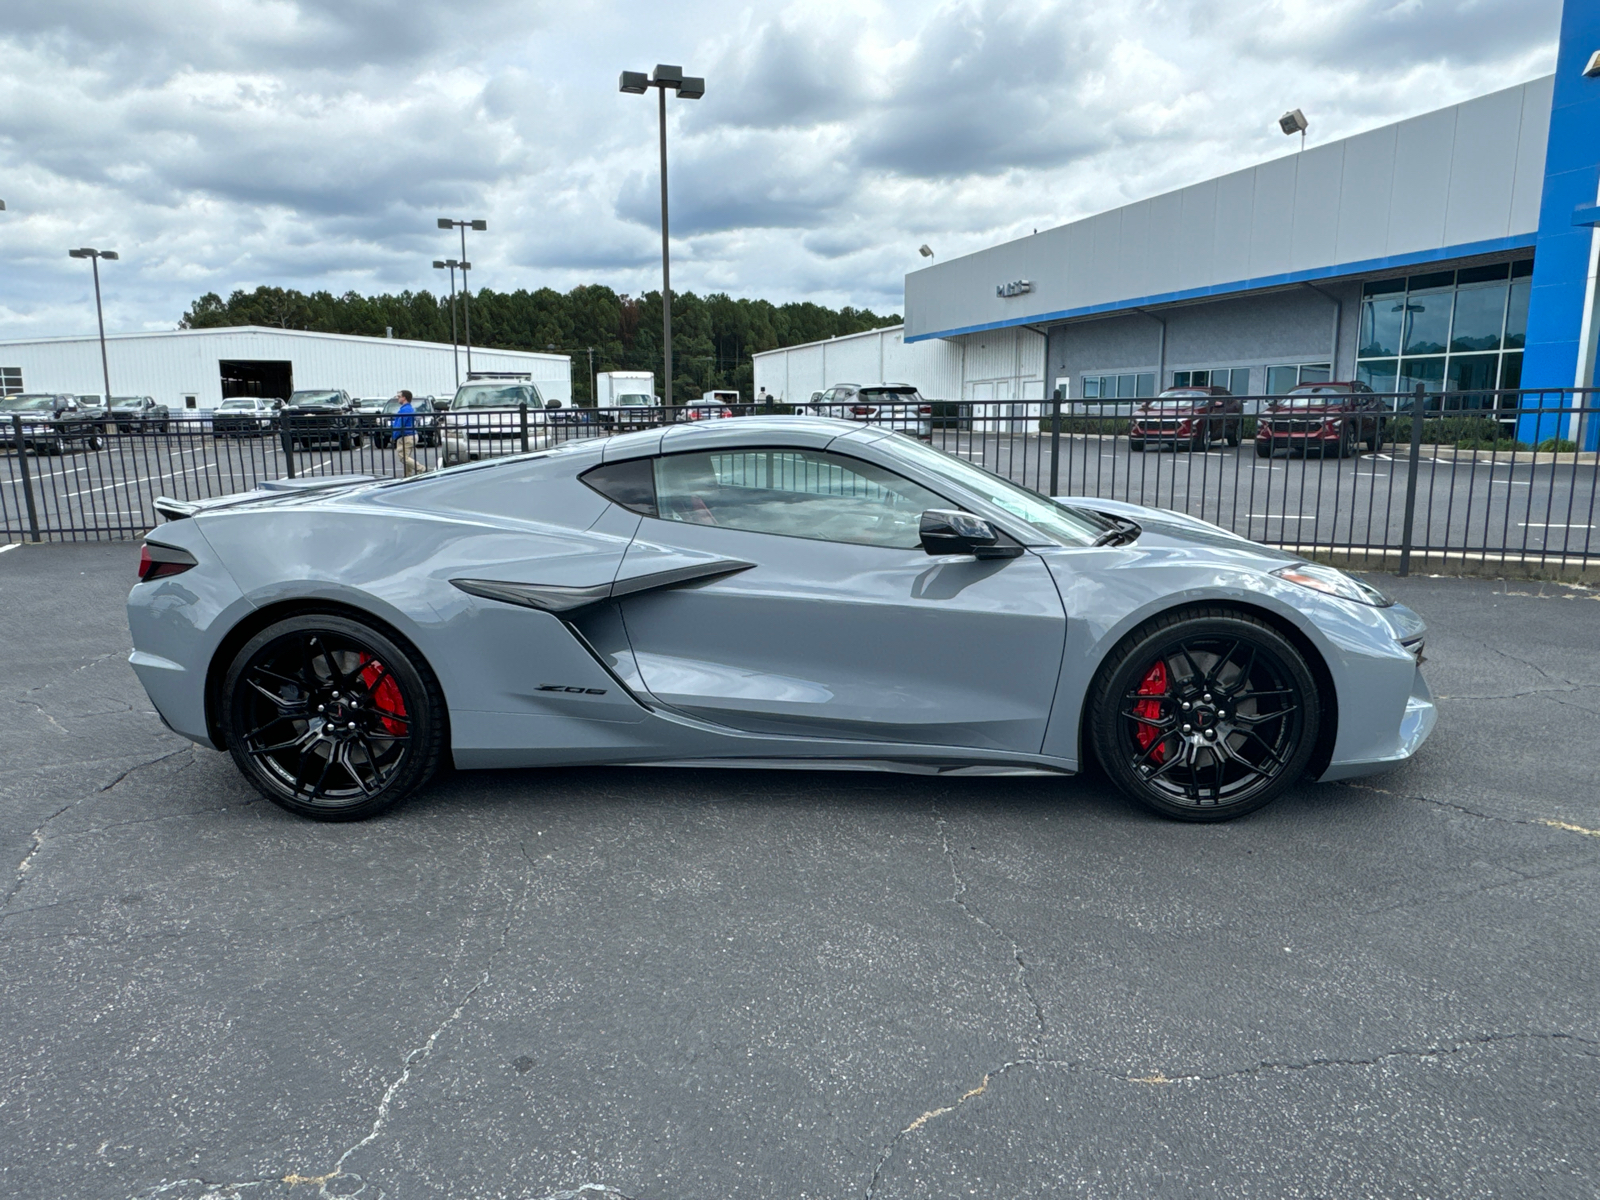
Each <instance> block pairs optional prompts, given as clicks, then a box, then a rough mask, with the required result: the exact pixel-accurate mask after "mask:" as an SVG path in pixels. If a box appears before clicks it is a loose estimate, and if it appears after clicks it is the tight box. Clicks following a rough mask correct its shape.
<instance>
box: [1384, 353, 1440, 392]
mask: <svg viewBox="0 0 1600 1200" xmlns="http://www.w3.org/2000/svg"><path fill="white" fill-rule="evenodd" d="M1398 382H1399V386H1398V387H1397V388H1396V389H1395V390H1396V391H1399V392H1413V391H1416V388H1417V384H1419V383H1420V384H1421V385H1422V387H1423V390H1425V391H1427V392H1439V391H1443V390H1444V356H1443V355H1440V356H1439V357H1438V358H1408V359H1405V360H1404V361H1402V362H1401V364H1400V378H1399V381H1398Z"/></svg>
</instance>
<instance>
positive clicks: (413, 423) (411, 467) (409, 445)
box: [391, 388, 422, 478]
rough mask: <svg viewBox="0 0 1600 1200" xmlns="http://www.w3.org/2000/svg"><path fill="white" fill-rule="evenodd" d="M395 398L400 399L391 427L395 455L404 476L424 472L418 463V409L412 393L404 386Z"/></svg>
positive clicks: (407, 476)
mask: <svg viewBox="0 0 1600 1200" xmlns="http://www.w3.org/2000/svg"><path fill="white" fill-rule="evenodd" d="M395 399H396V400H398V401H400V407H399V409H398V410H396V412H395V414H394V422H393V424H392V425H391V429H392V430H393V432H394V456H395V458H396V459H398V460H399V463H400V474H401V477H402V478H409V477H411V476H412V475H420V474H422V468H421V467H420V466H418V465H417V459H416V450H417V410H416V409H415V408H413V407H412V406H411V393H410V392H408V391H406V390H405V389H404V388H401V389H400V392H399V394H398V395H396V396H395Z"/></svg>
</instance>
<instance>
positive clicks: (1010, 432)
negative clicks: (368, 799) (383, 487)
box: [0, 390, 1600, 571]
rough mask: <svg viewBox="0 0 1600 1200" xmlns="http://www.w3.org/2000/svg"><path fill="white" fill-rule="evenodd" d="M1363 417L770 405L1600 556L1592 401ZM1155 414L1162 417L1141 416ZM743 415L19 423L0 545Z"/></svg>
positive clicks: (646, 412) (1249, 518) (126, 527)
mask: <svg viewBox="0 0 1600 1200" xmlns="http://www.w3.org/2000/svg"><path fill="white" fill-rule="evenodd" d="M1372 400H1373V401H1375V403H1372V402H1369V406H1368V407H1364V408H1360V409H1356V410H1346V409H1345V408H1344V407H1335V408H1329V409H1324V408H1317V407H1290V405H1291V404H1292V403H1293V400H1292V399H1285V398H1281V397H1265V396H1263V397H1240V398H1237V403H1235V401H1234V399H1233V398H1229V400H1228V403H1227V404H1226V405H1225V406H1224V410H1223V411H1204V412H1201V411H1189V410H1185V409H1182V408H1179V407H1169V406H1168V405H1167V403H1166V402H1164V401H1145V400H1137V401H1129V400H1123V401H1109V400H1108V401H1104V402H1101V403H1098V404H1092V405H1089V404H1085V403H1084V402H1081V401H1037V400H1034V401H1027V402H994V403H977V402H974V403H955V402H943V401H925V402H923V403H921V404H906V405H900V404H895V405H853V406H844V407H842V408H837V409H834V408H825V407H822V406H814V405H800V406H794V407H793V408H790V407H787V406H777V407H775V408H773V409H770V410H763V411H772V412H800V413H805V414H808V415H813V416H834V417H841V418H843V419H845V420H851V421H857V422H862V423H865V424H869V425H879V426H885V427H889V428H893V429H896V430H899V431H902V432H904V433H907V434H910V435H913V436H917V437H921V438H923V439H925V440H927V441H929V442H931V444H932V445H934V446H936V447H938V448H940V449H942V450H945V451H947V452H949V453H951V454H955V455H959V456H960V457H963V458H965V459H967V460H968V461H969V462H972V463H975V464H977V465H979V466H982V467H985V468H987V469H988V470H990V471H993V472H995V473H997V474H999V475H1003V476H1006V477H1007V478H1010V479H1012V480H1014V481H1016V482H1018V483H1021V484H1024V485H1025V486H1028V487H1031V488H1034V489H1036V490H1038V491H1040V492H1043V493H1045V494H1047V495H1058V496H1059V495H1075V496H1087V497H1097V498H1101V499H1114V500H1124V501H1130V502H1132V503H1136V504H1145V505H1152V506H1155V507H1159V508H1169V509H1175V510H1177V511H1180V512H1185V513H1188V514H1190V515H1192V516H1196V517H1199V518H1201V519H1203V520H1206V521H1211V522H1213V523H1215V524H1217V525H1220V526H1222V527H1223V528H1226V529H1229V530H1232V531H1233V532H1236V533H1239V534H1242V535H1244V536H1245V537H1248V538H1251V539H1253V540H1255V541H1258V542H1264V543H1268V544H1273V545H1280V546H1285V547H1288V548H1292V549H1294V550H1295V551H1296V552H1298V553H1303V554H1307V555H1317V554H1321V555H1340V554H1344V555H1349V556H1352V557H1365V558H1367V559H1375V560H1377V561H1378V562H1380V563H1385V564H1388V565H1391V566H1393V567H1395V568H1398V569H1399V570H1401V571H1405V570H1408V569H1409V568H1410V567H1411V565H1412V560H1413V559H1414V558H1416V557H1417V556H1426V557H1427V560H1428V561H1429V562H1430V563H1435V564H1436V563H1446V564H1448V563H1450V562H1451V561H1457V562H1460V563H1464V564H1471V563H1477V564H1483V565H1491V566H1492V565H1493V564H1494V563H1496V562H1501V563H1505V562H1511V561H1521V562H1528V561H1530V560H1531V561H1535V562H1538V563H1551V564H1556V565H1559V566H1562V567H1571V566H1576V567H1580V568H1581V567H1586V566H1588V565H1589V564H1590V562H1591V561H1593V560H1595V559H1596V558H1600V540H1597V539H1596V537H1595V526H1596V524H1597V523H1600V521H1597V516H1600V503H1597V501H1600V468H1597V464H1596V454H1595V452H1594V451H1593V450H1592V449H1580V447H1582V446H1587V445H1592V444H1593V442H1594V440H1595V435H1596V433H1597V432H1600V420H1597V418H1600V407H1597V393H1593V392H1588V391H1571V390H1569V391H1560V392H1556V391H1551V392H1539V393H1532V392H1518V393H1463V394H1453V393H1445V394H1442V395H1441V394H1421V393H1414V394H1409V395H1390V396H1381V397H1376V398H1372ZM1146 404H1151V405H1153V407H1151V408H1148V409H1146V408H1144V407H1143V406H1144V405H1146ZM750 411H752V410H750V409H739V410H735V409H731V408H717V407H715V406H712V407H709V408H708V407H706V406H704V405H699V406H694V405H691V406H686V407H684V408H680V409H673V410H666V409H660V408H644V409H627V408H623V409H608V410H595V409H559V410H550V411H541V410H538V409H534V410H527V409H505V410H493V411H472V412H456V413H448V414H419V416H418V419H417V430H416V432H417V444H416V445H415V447H414V448H410V454H409V457H410V459H411V462H410V463H407V462H406V461H405V458H404V456H403V455H402V454H401V452H400V451H401V449H402V447H398V446H396V445H395V442H394V438H393V435H392V430H391V426H390V422H389V419H388V418H383V417H379V418H361V417H358V416H355V415H353V414H351V415H344V414H332V415H329V416H327V417H299V418H294V419H289V420H284V419H280V418H277V417H260V418H253V419H252V421H246V422H244V423H243V424H241V423H240V422H237V421H235V422H233V423H231V424H225V425H223V426H221V427H218V426H215V425H213V423H212V422H211V421H210V420H206V419H189V420H183V419H179V418H174V419H172V420H171V421H170V422H167V423H164V424H163V426H162V427H155V428H151V429H148V430H140V429H132V430H124V431H116V430H115V429H114V428H111V427H107V426H96V425H84V426H80V427H77V428H75V429H74V430H72V431H70V432H72V433H75V434H76V435H78V436H76V437H66V438H57V437H56V436H55V435H54V434H53V433H52V432H51V430H50V427H49V426H47V425H41V424H32V425H30V424H29V423H28V422H27V421H25V420H24V418H23V417H22V416H20V415H16V414H13V415H12V416H11V417H10V419H9V421H7V422H5V423H3V424H0V538H3V539H4V540H8V541H16V540H32V541H83V540H99V539H113V538H131V537H137V536H139V535H141V534H143V533H144V532H146V531H147V530H149V529H150V528H151V527H153V526H154V525H155V524H156V523H157V517H156V513H155V508H154V501H155V499H156V497H157V496H161V495H166V496H172V497H175V498H177V499H180V500H195V499H206V498H209V497H214V496H221V495H227V494H230V493H233V492H240V491H247V490H249V489H251V488H254V487H256V486H258V485H260V484H261V483H263V482H266V481H268V480H273V479H279V478H286V477H297V478H298V477H323V478H327V477H333V476H339V475H376V476H384V477H388V476H398V475H402V474H405V473H406V472H407V471H409V470H410V469H412V466H413V465H414V467H415V469H418V470H423V471H427V470H432V469H434V468H436V467H439V466H446V465H452V464H454V463H456V462H463V461H469V460H472V459H483V458H492V457H497V456H501V455H507V454H516V453H522V452H527V451H533V450H542V449H546V448H548V447H550V446H553V445H557V444H560V443H562V442H565V441H569V440H571V439H575V438H592V437H603V436H606V435H607V434H610V433H613V432H620V431H625V430H628V429H634V428H643V427H650V426H654V425H668V424H678V423H683V422H691V421H715V420H722V419H725V418H726V417H729V416H731V417H733V418H734V419H737V418H738V417H739V416H742V415H744V414H745V413H748V412H750Z"/></svg>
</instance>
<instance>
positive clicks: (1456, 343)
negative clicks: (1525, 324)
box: [1450, 284, 1506, 351]
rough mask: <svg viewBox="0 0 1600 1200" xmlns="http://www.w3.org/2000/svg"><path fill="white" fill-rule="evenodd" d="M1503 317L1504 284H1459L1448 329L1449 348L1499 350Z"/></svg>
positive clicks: (1504, 308) (1504, 312) (1504, 313)
mask: <svg viewBox="0 0 1600 1200" xmlns="http://www.w3.org/2000/svg"><path fill="white" fill-rule="evenodd" d="M1505 320H1506V286H1505V284H1491V285H1489V286H1479V287H1467V288H1462V289H1461V290H1460V291H1459V292H1457V293H1456V318H1455V325H1454V326H1453V327H1452V328H1451V330H1450V349H1451V350H1466V351H1474V350H1498V349H1500V331H1501V329H1503V328H1504V327H1505Z"/></svg>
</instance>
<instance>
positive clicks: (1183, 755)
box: [1090, 608, 1320, 821]
mask: <svg viewBox="0 0 1600 1200" xmlns="http://www.w3.org/2000/svg"><path fill="white" fill-rule="evenodd" d="M1090 712H1091V714H1092V715H1091V718H1090V719H1091V727H1090V733H1091V734H1092V739H1093V744H1094V749H1095V753H1096V755H1097V756H1098V758H1099V761H1100V764H1101V766H1102V767H1103V768H1104V769H1105V771H1106V773H1107V774H1108V775H1109V776H1110V777H1111V779H1112V780H1113V781H1114V782H1115V783H1116V784H1117V786H1118V787H1119V788H1121V789H1122V791H1124V792H1125V793H1127V794H1128V795H1129V796H1131V797H1133V798H1135V799H1137V800H1139V801H1140V802H1141V803H1143V804H1145V805H1148V806H1149V807H1150V808H1153V809H1154V810H1155V811H1156V812H1158V813H1160V814H1162V815H1163V816H1167V817H1174V818H1177V819H1179V820H1185V821H1225V820H1228V819H1230V818H1232V817H1238V816H1243V815H1244V814H1245V813H1249V812H1254V811H1255V810H1256V809H1258V808H1260V807H1261V806H1262V805H1264V804H1266V803H1268V802H1269V801H1271V800H1272V799H1274V798H1275V797H1277V796H1278V795H1279V794H1280V793H1282V792H1283V791H1284V790H1285V789H1286V788H1289V787H1291V786H1293V785H1294V784H1295V783H1296V782H1297V781H1298V780H1299V779H1300V778H1301V777H1302V776H1303V775H1304V773H1305V769H1306V764H1307V763H1308V762H1309V761H1310V758H1311V754H1312V751H1313V750H1314V749H1315V746H1316V741H1317V733H1318V728H1319V723H1320V713H1319V709H1318V705H1317V701H1316V685H1315V682H1314V680H1313V678H1312V676H1311V672H1310V669H1309V668H1308V667H1307V666H1306V663H1305V660H1304V658H1303V657H1302V656H1301V655H1300V653H1299V651H1298V650H1296V649H1295V647H1294V646H1293V645H1292V644H1291V643H1290V642H1289V641H1288V640H1287V639H1285V638H1284V637H1283V636H1282V635H1281V634H1279V633H1278V632H1277V631H1276V630H1274V629H1273V628H1271V627H1270V626H1269V625H1267V624H1265V623H1264V622H1262V621H1260V620H1258V619H1256V618H1255V617H1252V616H1250V615H1248V614H1246V613H1243V612H1239V611H1236V610H1232V609H1226V608H1217V609H1204V610H1198V611H1191V612H1188V613H1179V614H1175V615H1173V616H1167V617H1157V618H1156V619H1154V620H1152V621H1150V622H1148V623H1146V624H1145V625H1143V626H1142V627H1140V628H1139V629H1138V630H1136V631H1134V633H1132V634H1131V635H1129V636H1128V637H1127V638H1126V639H1125V640H1124V641H1123V642H1122V644H1121V645H1120V646H1118V648H1117V649H1116V650H1115V651H1113V652H1112V654H1111V656H1110V658H1109V659H1108V660H1107V662H1106V664H1105V665H1104V666H1103V667H1102V668H1101V671H1100V674H1099V676H1098V678H1097V681H1096V687H1095V690H1094V693H1093V696H1092V708H1091V710H1090Z"/></svg>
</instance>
